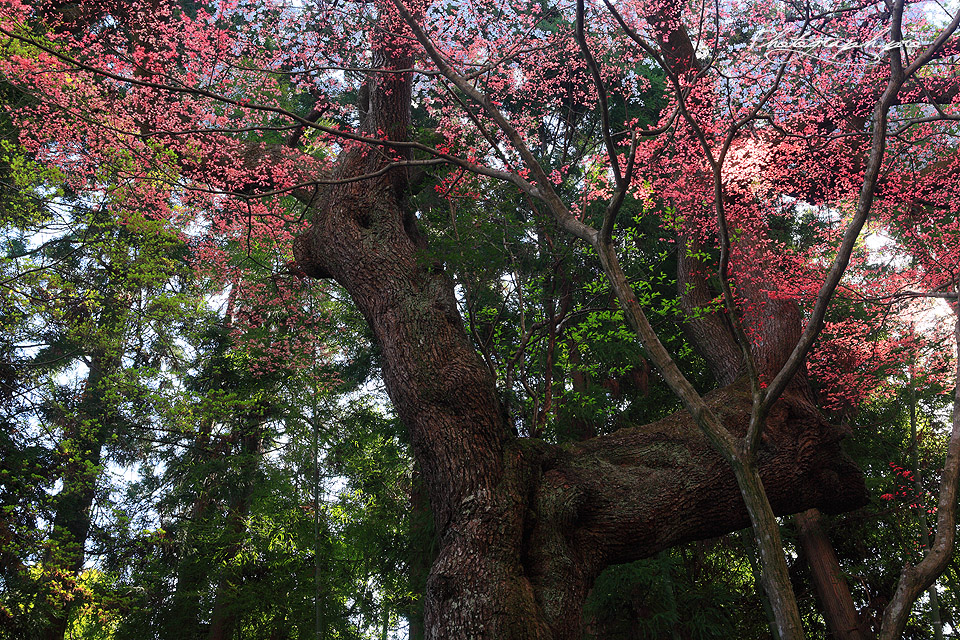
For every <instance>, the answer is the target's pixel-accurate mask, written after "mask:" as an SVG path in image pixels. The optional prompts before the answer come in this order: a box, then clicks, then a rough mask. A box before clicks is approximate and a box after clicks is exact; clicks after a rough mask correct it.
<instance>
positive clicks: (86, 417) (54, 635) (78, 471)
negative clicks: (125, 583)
mask: <svg viewBox="0 0 960 640" xmlns="http://www.w3.org/2000/svg"><path fill="white" fill-rule="evenodd" d="M113 365H114V362H113V359H112V358H109V357H107V356H106V355H104V354H94V355H93V356H91V357H90V362H89V367H90V370H89V373H88V374H87V380H86V383H85V384H84V389H83V392H82V395H81V399H80V402H79V404H78V405H77V409H76V413H75V415H73V416H70V417H67V418H65V420H66V423H65V424H64V438H63V440H62V441H61V447H62V448H63V449H64V451H63V454H64V455H65V456H67V457H68V461H67V462H66V464H65V466H64V471H63V475H62V477H61V480H62V483H63V489H61V491H60V493H59V494H58V495H57V498H56V505H57V506H56V512H55V514H54V518H53V535H52V536H51V542H52V545H51V549H50V551H49V553H48V556H47V559H46V562H45V564H46V565H47V570H48V571H50V572H51V574H52V575H53V576H54V580H55V581H56V582H57V583H59V584H60V588H63V589H66V590H67V591H70V590H71V589H72V584H73V582H74V581H75V580H76V579H77V577H78V576H79V575H80V572H81V571H82V569H83V563H84V559H85V547H86V543H87V535H88V534H89V531H90V523H91V517H92V514H91V510H92V507H93V501H94V498H95V496H96V492H97V482H98V480H99V478H100V472H101V470H102V469H101V455H102V452H103V447H104V445H105V444H106V441H107V437H108V436H109V434H110V423H111V412H110V409H109V407H108V406H107V405H106V404H105V403H106V400H105V398H106V397H107V393H106V387H107V385H108V384H109V382H108V380H109V376H110V374H111V373H112V371H113V369H114V366H113ZM75 603H76V601H75V600H71V601H68V602H65V603H64V604H63V606H62V609H60V610H59V611H58V612H57V614H56V615H55V616H54V617H53V618H52V619H51V620H50V621H49V622H48V624H47V625H46V627H45V628H44V630H43V632H42V634H41V636H42V638H43V640H63V637H64V634H65V633H66V630H67V624H68V621H69V618H70V614H71V612H72V610H73V606H74V605H75Z"/></svg>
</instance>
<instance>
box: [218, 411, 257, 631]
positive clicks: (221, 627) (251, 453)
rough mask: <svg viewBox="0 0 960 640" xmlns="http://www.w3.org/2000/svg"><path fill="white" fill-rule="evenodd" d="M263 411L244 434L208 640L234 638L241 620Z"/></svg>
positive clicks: (251, 420)
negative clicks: (242, 558)
mask: <svg viewBox="0 0 960 640" xmlns="http://www.w3.org/2000/svg"><path fill="white" fill-rule="evenodd" d="M260 413H261V412H260V411H255V414H256V415H253V416H251V417H250V418H249V419H248V424H247V425H246V426H245V428H244V433H242V434H241V436H240V447H239V449H240V460H239V464H240V487H239V493H238V494H237V496H236V497H235V498H234V500H233V502H232V503H231V505H230V513H229V515H228V517H227V529H228V530H229V533H230V536H231V538H232V540H231V542H230V546H229V548H228V550H227V553H226V557H225V559H224V560H223V564H224V566H223V569H222V571H221V574H220V580H219V582H218V584H217V594H216V598H215V600H214V605H213V613H212V615H211V620H210V632H209V634H208V636H207V638H208V640H230V639H231V638H232V637H233V633H234V630H235V629H236V625H237V621H238V619H239V615H238V614H239V611H238V607H237V604H236V600H237V590H238V589H239V587H240V582H241V568H240V567H238V566H236V564H235V561H236V558H237V556H238V555H239V553H240V550H241V549H242V548H243V541H244V539H245V537H246V533H247V526H246V519H247V516H248V515H249V513H250V503H251V499H252V497H253V489H254V477H255V475H256V471H257V469H258V467H259V465H260V457H261V456H262V455H263V436H264V425H263V417H262V415H260Z"/></svg>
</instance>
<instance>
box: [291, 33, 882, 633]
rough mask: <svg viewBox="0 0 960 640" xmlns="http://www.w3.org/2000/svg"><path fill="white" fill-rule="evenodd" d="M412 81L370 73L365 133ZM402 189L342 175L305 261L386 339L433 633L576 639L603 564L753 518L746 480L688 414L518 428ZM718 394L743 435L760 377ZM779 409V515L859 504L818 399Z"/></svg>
mask: <svg viewBox="0 0 960 640" xmlns="http://www.w3.org/2000/svg"><path fill="white" fill-rule="evenodd" d="M394 30H396V31H399V30H401V29H400V27H399V26H396V28H395V29H394ZM375 57H376V58H377V62H383V63H385V66H386V67H387V68H393V69H396V70H400V69H409V68H410V67H411V66H412V65H411V60H410V59H409V58H407V57H405V56H404V54H403V52H402V51H399V50H397V49H394V48H390V47H389V46H386V45H385V46H382V47H381V48H380V49H378V50H377V51H376V52H375ZM409 81H410V80H409V75H408V74H406V73H380V74H375V75H374V76H373V77H372V78H371V80H370V81H369V84H370V111H369V116H368V121H367V123H366V127H367V128H368V129H369V130H371V131H377V130H381V131H389V132H390V135H391V136H392V139H394V140H403V139H404V137H405V135H406V133H405V132H406V125H405V123H406V122H407V119H408V112H407V109H408V108H409ZM384 163H385V160H384V155H381V154H378V153H373V152H367V153H363V152H361V151H359V150H356V151H352V152H348V153H345V154H344V156H343V157H342V158H341V160H340V163H339V168H338V170H337V173H336V176H338V177H341V178H346V177H351V176H356V175H361V174H367V173H371V172H373V171H376V170H379V169H381V168H383V167H384V166H385V165H384ZM405 186H406V179H405V170H404V169H393V170H391V171H389V172H387V173H385V174H383V175H382V176H380V177H378V178H375V179H370V180H366V181H363V182H353V183H343V184H338V185H334V186H332V187H330V188H329V189H327V190H326V191H325V192H324V193H322V194H319V195H318V197H317V198H315V199H314V201H313V202H312V206H313V209H314V218H313V224H312V226H311V228H310V229H309V230H308V232H307V233H305V234H304V235H302V236H301V237H300V238H299V239H298V240H297V242H296V243H295V246H294V252H295V256H296V260H297V264H298V266H299V267H300V268H301V269H302V270H303V271H304V272H305V273H306V274H308V275H310V276H313V277H317V278H333V279H335V280H336V281H337V282H338V283H340V284H341V285H342V286H343V287H344V288H345V289H346V290H347V292H348V293H349V294H350V296H351V297H352V299H353V301H354V302H355V303H356V305H357V308H358V309H359V310H360V312H361V313H362V314H363V317H364V318H365V320H366V321H367V322H368V323H369V325H370V327H371V328H372V330H373V332H374V335H375V339H376V340H377V342H378V344H379V345H380V347H381V349H382V362H383V375H384V381H385V383H386V387H387V390H388V392H389V394H390V397H391V400H392V401H393V404H394V406H395V408H396V410H397V413H398V414H399V417H400V418H401V420H402V421H403V422H404V424H405V425H406V427H407V429H408V430H409V432H410V437H411V441H412V444H413V452H414V455H415V457H416V459H417V462H418V464H419V465H420V468H421V472H422V478H423V482H424V485H425V487H426V489H427V493H428V495H429V498H430V504H431V506H432V509H433V513H434V521H435V525H436V530H437V540H438V545H439V549H438V556H437V558H436V560H435V561H434V563H433V566H432V568H431V571H430V575H429V578H428V580H427V586H426V601H425V603H424V604H425V606H424V609H425V612H424V618H425V620H424V631H425V636H426V637H427V638H429V639H434V640H436V639H441V638H458V639H464V640H469V639H474V638H476V639H479V638H498V639H500V640H520V639H525V640H526V639H533V638H539V639H544V640H546V639H551V640H561V639H563V640H566V639H573V638H576V637H578V635H579V633H580V614H581V609H582V605H583V601H584V599H585V597H586V595H587V592H588V591H589V589H590V587H591V585H592V583H593V580H594V579H595V578H596V576H597V575H599V573H600V571H602V570H603V569H604V568H605V567H607V566H609V565H611V564H615V563H621V562H628V561H632V560H636V559H639V558H644V557H649V556H652V555H654V554H656V553H658V552H660V551H662V550H664V549H667V548H669V547H671V546H673V545H676V544H679V543H681V542H686V541H691V540H697V539H702V538H706V537H712V536H717V535H720V534H723V533H726V532H729V531H733V530H737V529H740V528H743V527H744V526H746V525H747V524H748V523H749V519H748V517H747V512H746V509H745V507H744V504H743V500H742V498H741V496H740V491H739V489H738V487H737V483H736V480H735V479H734V477H733V473H732V472H731V470H730V467H729V465H727V463H726V462H725V461H724V460H723V459H722V458H721V457H720V456H719V455H718V454H717V453H716V452H715V451H714V450H713V448H712V447H711V446H710V445H709V443H708V442H707V441H706V439H705V437H704V436H703V434H702V433H701V431H700V430H699V428H698V427H697V426H696V424H695V423H694V421H693V420H692V418H691V417H690V416H689V415H688V414H686V413H684V412H681V413H677V414H675V415H673V416H671V417H669V418H667V419H665V420H662V421H660V422H658V423H655V424H652V425H647V426H644V427H635V428H628V429H621V430H620V431H618V432H616V433H614V434H611V435H609V436H604V437H600V438H592V439H589V440H586V441H584V442H581V443H577V444H572V445H570V446H567V447H564V448H560V447H556V446H552V445H548V444H545V443H543V442H540V441H537V440H528V439H520V438H515V437H513V436H512V435H511V429H510V428H509V425H508V421H507V419H506V417H505V415H504V411H503V409H502V406H501V404H500V402H499V399H498V397H497V393H496V391H495V388H494V383H493V380H492V378H491V374H490V372H489V369H488V368H487V367H486V366H485V365H484V364H483V362H482V361H481V359H480V358H479V357H478V355H477V354H476V352H475V350H474V348H473V346H472V345H471V343H470V341H469V339H468V337H467V334H466V332H465V330H464V327H463V323H462V320H461V318H460V315H459V312H458V309H457V305H456V300H455V298H454V295H453V285H452V282H451V280H450V278H449V277H448V276H447V275H446V274H445V273H444V270H443V267H442V265H440V264H438V263H435V262H433V261H431V260H430V259H429V258H428V257H427V252H426V249H427V247H426V243H425V241H424V239H423V236H422V235H421V234H420V232H419V230H418V229H417V225H416V220H415V214H414V212H413V211H411V210H410V208H409V206H408V205H407V203H406V201H405V199H404V195H403V194H404V190H405ZM708 402H709V403H710V406H711V407H713V410H714V411H715V412H716V413H717V415H718V416H721V417H722V419H723V421H724V423H725V424H726V425H727V427H728V428H729V429H730V430H731V431H732V432H733V433H735V434H740V435H742V434H743V433H744V431H745V428H746V420H747V418H748V416H749V410H750V405H751V398H750V393H749V391H748V390H745V389H743V388H741V387H740V386H730V387H727V388H725V389H721V390H719V391H717V392H714V393H713V394H710V395H709V396H708ZM769 424H770V428H769V432H770V434H771V438H770V439H769V443H768V444H767V445H765V446H764V447H762V448H761V451H760V452H759V456H758V463H759V470H760V477H761V478H762V480H763V484H764V486H765V488H766V491H767V494H768V496H769V498H770V502H771V503H772V505H773V507H774V509H775V510H776V512H777V513H779V514H788V513H795V512H797V511H801V510H804V509H807V508H810V507H819V508H822V509H824V510H826V511H830V512H835V511H842V510H846V509H850V508H853V507H856V506H859V505H860V504H862V503H863V501H864V496H865V491H864V487H863V480H862V476H861V474H860V472H859V470H858V469H857V468H856V467H855V466H854V465H853V464H852V462H851V461H849V460H848V459H847V458H846V457H845V456H844V455H843V454H842V453H841V451H840V449H839V447H838V444H837V441H838V439H839V437H838V435H837V433H836V432H835V431H834V430H833V429H832V428H831V427H830V426H829V425H828V424H827V423H826V422H825V421H824V420H823V419H822V418H821V417H820V415H819V414H818V413H817V412H816V411H815V410H814V409H813V407H811V406H810V404H809V402H808V401H807V399H806V398H803V397H800V396H797V395H796V394H788V395H787V396H785V397H784V399H783V400H782V401H781V402H780V403H779V404H778V405H777V406H776V407H775V408H774V411H773V412H772V414H771V416H770V418H769Z"/></svg>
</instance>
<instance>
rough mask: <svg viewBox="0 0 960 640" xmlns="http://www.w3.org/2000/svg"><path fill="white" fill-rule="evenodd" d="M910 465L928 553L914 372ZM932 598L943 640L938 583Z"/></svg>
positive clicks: (936, 632) (938, 639) (933, 621)
mask: <svg viewBox="0 0 960 640" xmlns="http://www.w3.org/2000/svg"><path fill="white" fill-rule="evenodd" d="M908 384H909V385H910V463H911V466H912V467H913V492H914V494H915V495H916V498H915V500H916V503H917V509H916V511H917V524H919V525H920V544H921V545H922V548H923V549H924V552H926V550H927V549H929V548H930V529H929V526H928V525H927V512H926V505H925V504H924V502H926V501H925V500H922V499H921V496H923V494H924V493H925V492H926V491H925V489H924V488H923V471H922V470H921V468H920V434H919V431H918V429H917V387H916V385H915V384H914V379H913V371H911V372H910V379H909V380H908ZM927 595H928V596H929V597H930V626H932V627H933V637H934V639H935V640H943V623H942V622H941V620H940V599H939V597H938V596H937V583H936V581H934V583H933V584H931V585H930V587H929V588H928V589H927Z"/></svg>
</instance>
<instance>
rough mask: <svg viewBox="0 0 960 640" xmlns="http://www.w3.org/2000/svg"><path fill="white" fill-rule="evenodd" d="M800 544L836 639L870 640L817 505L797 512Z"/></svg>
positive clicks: (828, 623)
mask: <svg viewBox="0 0 960 640" xmlns="http://www.w3.org/2000/svg"><path fill="white" fill-rule="evenodd" d="M795 518H796V522H797V528H798V529H799V531H800V544H801V545H802V547H803V553H804V555H805V556H806V559H807V562H808V563H809V565H810V571H811V574H812V575H813V585H814V587H815V588H816V590H817V596H818V597H819V599H820V605H821V606H822V607H823V617H824V618H825V619H826V621H827V627H828V628H829V629H830V633H831V634H833V637H834V638H836V640H869V636H868V634H867V633H866V632H865V631H864V629H863V628H862V627H861V625H860V616H859V615H858V614H857V609H856V607H855V606H854V604H853V598H852V597H851V595H850V587H849V586H848V585H847V581H846V580H845V579H844V577H843V574H842V573H841V572H840V562H839V561H838V560H837V554H836V552H835V551H834V549H833V545H832V544H831V543H830V538H829V537H828V536H827V532H826V530H825V529H824V527H823V519H822V516H821V515H820V512H819V511H817V510H816V509H808V510H807V511H805V512H803V513H798V514H797V515H796V516H795Z"/></svg>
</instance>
